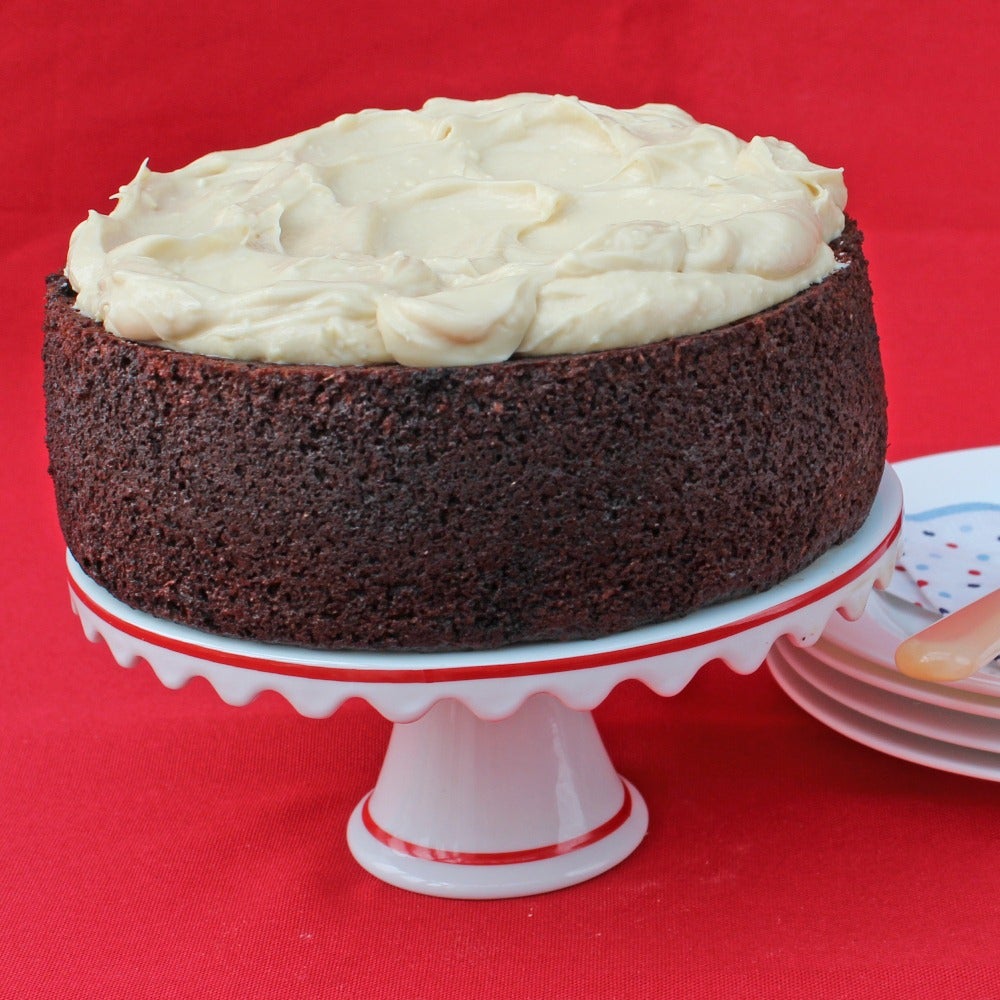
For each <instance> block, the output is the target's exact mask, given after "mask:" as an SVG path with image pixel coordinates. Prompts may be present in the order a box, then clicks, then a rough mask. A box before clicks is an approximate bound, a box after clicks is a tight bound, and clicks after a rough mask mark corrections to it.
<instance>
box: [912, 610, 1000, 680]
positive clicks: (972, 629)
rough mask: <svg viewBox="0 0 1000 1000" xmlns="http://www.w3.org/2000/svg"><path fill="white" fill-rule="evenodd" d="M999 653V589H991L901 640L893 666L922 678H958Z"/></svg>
mask: <svg viewBox="0 0 1000 1000" xmlns="http://www.w3.org/2000/svg"><path fill="white" fill-rule="evenodd" d="M998 654H1000V590H994V591H992V592H990V593H989V594H985V595H984V596H983V597H980V598H979V599H978V600H976V601H973V602H972V604H968V605H966V606H965V607H964V608H959V610H958V611H953V612H952V613H951V614H949V615H945V616H944V617H943V618H940V619H938V620H937V621H936V622H934V623H933V624H931V625H928V626H927V628H925V629H923V630H922V631H920V632H917V634H916V635H913V636H911V637H910V638H909V639H906V640H905V641H903V642H901V643H900V644H899V647H898V648H897V650H896V666H897V667H898V668H899V671H900V673H903V674H906V676H907V677H913V678H916V679H917V680H921V681H961V680H965V678H966V677H971V676H972V675H973V674H974V673H975V672H976V671H977V670H979V668H980V667H983V666H985V665H986V664H987V663H989V662H990V660H992V659H993V658H994V657H995V656H997V655H998Z"/></svg>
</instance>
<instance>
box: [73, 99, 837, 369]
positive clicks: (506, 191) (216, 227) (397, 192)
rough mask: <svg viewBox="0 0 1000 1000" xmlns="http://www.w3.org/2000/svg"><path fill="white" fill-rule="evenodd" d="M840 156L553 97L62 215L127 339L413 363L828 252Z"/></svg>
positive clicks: (176, 181)
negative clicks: (831, 158)
mask: <svg viewBox="0 0 1000 1000" xmlns="http://www.w3.org/2000/svg"><path fill="white" fill-rule="evenodd" d="M846 197H847V195H846V190H845V188H844V184H843V181H842V178H841V172H840V171H839V170H830V169H827V168H824V167H820V166H816V165H815V164H812V163H810V162H809V160H808V159H807V158H806V157H805V156H804V155H803V154H802V153H801V152H800V151H799V150H798V149H796V148H795V147H794V146H792V145H790V144H789V143H786V142H781V141H779V140H777V139H771V138H761V137H756V138H754V139H752V140H751V141H750V142H743V141H741V140H739V139H737V138H736V137H735V136H734V135H732V134H731V133H729V132H726V131H725V130H723V129H720V128H717V127H715V126H711V125H703V124H699V123H698V122H696V121H695V120H694V119H693V118H691V117H690V116H689V115H687V114H686V113H685V112H683V111H681V110H680V109H679V108H676V107H673V106H671V105H663V104H647V105H643V106H642V107H640V108H635V109H633V110H630V111H619V110H614V109H612V108H607V107H604V106H602V105H598V104H591V103H588V102H585V101H580V100H577V99H576V98H570V97H547V96H544V95H539V94H518V95H512V96H509V97H503V98H498V99H496V100H488V101H476V102H467V101H456V100H449V99H445V98H435V99H433V100H431V101H428V102H427V104H425V105H424V107H423V109H422V110H420V111H380V110H369V111H362V112H360V113H358V114H351V115H343V116H341V117H340V118H337V119H335V120H334V121H332V122H329V123H327V124H326V125H322V126H320V127H319V128H315V129H311V130H309V131H306V132H302V133H300V134H299V135H296V136H292V137H290V138H287V139H282V140H279V141H277V142H273V143H269V144H267V145H264V146H259V147H256V148H253V149H244V150H235V151H229V152H220V153H211V154H209V155H208V156H205V157H202V158H201V159H198V160H196V161H194V162H193V163H191V164H189V165H188V166H187V167H184V168H182V169H181V170H177V171H174V172H172V173H162V174H161V173H155V172H153V171H151V170H149V169H148V167H147V166H146V164H145V163H144V164H143V165H142V166H141V167H140V168H139V172H138V173H137V175H136V177H135V179H134V180H133V181H132V182H131V183H130V184H128V185H126V186H125V187H123V188H122V189H121V191H119V193H118V196H117V198H118V204H117V205H116V207H115V208H114V210H113V211H112V212H111V213H110V214H108V215H100V214H98V213H96V212H91V213H90V215H89V217H88V218H87V219H86V220H85V221H84V222H83V223H81V224H80V225H79V226H78V227H77V229H76V231H75V232H74V233H73V236H72V239H71V241H70V250H69V258H68V261H67V266H66V274H67V276H68V277H69V279H70V282H71V283H72V285H73V287H74V288H75V289H76V291H77V293H78V296H77V307H78V308H79V309H80V310H81V311H82V312H84V313H85V314H87V315H88V316H90V317H92V318H94V319H97V320H100V321H101V322H103V323H104V325H105V327H106V328H107V329H108V330H110V331H111V332H112V333H115V334H117V335H118V336H120V337H124V338H126V339H132V340H139V341H153V342H158V343H161V344H164V345H166V346H169V347H172V348H174V349H177V350H183V351H192V352H197V353H202V354H213V355H219V356H223V357H231V358H238V359H246V360H262V361H275V362H284V363H295V362H301V363H318V364H330V365H338V364H369V363H379V362H388V361H397V362H400V363H402V364H406V365H413V366H423V367H426V366H435V365H461V364H478V363H486V362H492V361H500V360H503V359H505V358H508V357H510V356H512V355H514V354H521V355H543V354H558V353H580V352H586V351H593V350H600V349H603V348H606V347H620V346H627V345H637V344H642V343H648V342H650V341H654V340H662V339H665V338H667V337H672V336H680V335H684V334H690V333H697V332H700V331H702V330H706V329H710V328H712V327H714V326H719V325H721V324H723V323H726V322H730V321H732V320H735V319H739V318H741V317H742V316H746V315H749V314H751V313H754V312H758V311H760V310H761V309H764V308H767V307H768V306H771V305H774V304H775V303H777V302H780V301H782V300H783V299H786V298H789V297H791V296H792V295H794V294H795V293H796V292H798V291H801V290H802V289H803V288H805V287H806V286H807V285H809V284H811V283H813V282H816V281H819V280H821V279H822V278H823V277H825V276H826V275H827V274H829V273H830V272H831V271H833V270H834V268H835V266H836V262H835V260H834V257H833V253H832V251H831V250H830V248H829V246H828V245H827V244H828V243H829V241H830V240H832V239H833V238H834V237H836V236H837V235H839V233H840V231H841V230H842V228H843V224H844V215H843V209H844V205H845V202H846Z"/></svg>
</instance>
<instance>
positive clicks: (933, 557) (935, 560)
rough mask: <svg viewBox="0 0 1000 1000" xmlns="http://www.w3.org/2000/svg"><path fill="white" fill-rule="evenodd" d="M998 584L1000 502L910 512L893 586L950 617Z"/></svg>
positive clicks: (899, 595) (900, 594)
mask: <svg viewBox="0 0 1000 1000" xmlns="http://www.w3.org/2000/svg"><path fill="white" fill-rule="evenodd" d="M998 588H1000V504H994V503H979V502H973V503H957V504H950V505H949V506H947V507H937V508H934V509H933V510H925V511H920V512H918V513H914V514H907V515H906V516H905V517H904V519H903V544H902V553H901V555H900V559H899V563H898V565H897V566H896V573H895V574H894V576H893V580H892V584H891V585H890V587H889V590H890V591H891V592H892V593H894V594H895V595H896V596H897V597H902V598H904V599H906V600H909V601H912V602H913V603H915V604H920V605H921V606H922V607H925V608H927V609H928V610H929V611H934V612H937V613H938V614H942V615H946V614H948V613H949V612H950V611H955V610H957V609H958V608H961V607H964V606H965V605H966V604H970V603H971V602H972V601H974V600H975V599H976V598H977V597H980V596H982V595H983V594H986V593H988V592H989V591H991V590H996V589H998Z"/></svg>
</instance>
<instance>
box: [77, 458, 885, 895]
mask: <svg viewBox="0 0 1000 1000" xmlns="http://www.w3.org/2000/svg"><path fill="white" fill-rule="evenodd" d="M901 521H902V493H901V489H900V486H899V481H898V480H897V479H896V476H895V474H894V473H893V472H892V471H891V469H889V468H888V467H887V468H886V471H885V474H884V476H883V479H882V483H881V486H880V488H879V492H878V496H877V499H876V501H875V504H874V507H873V508H872V511H871V513H870V514H869V516H868V519H867V520H866V521H865V523H864V525H863V526H862V528H861V529H860V530H859V531H858V533H857V534H856V535H854V536H853V537H852V538H851V539H849V540H848V541H847V542H846V543H844V544H843V545H840V546H837V547H836V548H834V549H832V550H831V551H829V552H827V553H826V554H825V555H823V556H822V557H821V558H820V559H818V560H817V561H816V562H814V563H813V564H812V565H811V566H809V567H808V568H807V569H805V570H804V571H803V572H801V573H798V574H796V575H795V576H793V577H791V578H789V579H788V580H785V581H784V582H782V583H781V584H779V585H778V586H776V587H774V588H772V589H771V590H769V591H767V592H766V593H762V594H757V595H754V596H751V597H745V598H740V599H737V600H732V601H729V602H727V603H725V604H722V605H717V606H715V607H711V608H706V609H703V610H700V611H697V612H694V613H693V614H690V615H688V616H686V617H685V618H682V619H679V620H676V621H672V622H667V623H665V624H660V625H656V626H652V627H648V628H642V629H637V630H635V631H631V632H627V633H622V634H619V635H614V636H609V637H606V638H602V639H598V640H593V641H589V640H588V641H575V642H560V643H544V644H534V645H522V646H511V647H506V648H504V649H499V650H489V651H476V652H452V653H418V654H411V653H364V652H344V651H341V652H330V651H318V650H309V649H298V648H293V647H288V646H280V645H269V644H264V643H257V642H250V641H246V640H239V639H229V638H224V637H220V636H215V635H211V634H208V633H205V632H199V631H197V630H194V629H191V628H186V627H184V626H180V625H175V624H173V623H171V622H167V621H163V620H161V619H157V618H154V617H152V616H150V615H147V614H144V613H142V612H139V611H136V610H134V609H132V608H130V607H128V606H127V605H125V604H122V603H121V602H120V601H118V600H116V599H115V598H114V597H112V596H111V595H110V594H109V593H107V591H105V590H103V589H102V588H100V587H99V586H98V585H97V584H96V583H94V581H93V580H91V579H90V578H89V577H88V576H87V575H86V574H85V573H84V572H83V571H82V570H81V569H80V567H79V566H78V565H77V564H76V562H75V561H74V560H73V558H72V556H68V557H67V562H68V567H69V585H70V597H71V601H72V604H73V608H74V610H75V611H76V613H77V614H78V615H79V617H80V620H81V623H82V625H83V629H84V632H85V633H86V635H87V637H88V638H89V639H91V640H92V641H97V639H98V638H99V637H102V638H103V639H104V640H105V641H106V642H107V644H108V646H109V648H110V650H111V652H112V654H113V655H114V657H115V659H116V660H117V661H118V662H119V663H120V664H122V665H123V666H131V665H132V664H134V663H136V662H137V661H138V660H140V659H141V660H144V661H146V662H148V663H149V664H150V666H151V667H152V669H153V670H154V671H155V673H156V675H157V677H159V679H160V680H161V681H162V682H163V683H164V684H165V685H167V686H168V687H172V688H176V687H180V686H182V685H183V684H185V683H186V682H187V681H188V680H190V679H191V678H192V677H195V676H201V677H204V678H206V679H207V680H208V681H209V682H210V683H211V684H212V686H213V687H214V688H215V690H216V691H217V692H218V694H219V695H220V696H221V697H222V699H223V700H224V701H226V702H228V703H229V704H232V705H245V704H247V703H248V702H249V701H250V700H251V699H253V698H254V697H255V696H256V695H258V694H259V693H260V692H262V691H277V692H278V693H280V694H281V695H283V696H284V697H285V698H286V699H287V700H288V701H289V702H290V703H291V704H292V706H293V707H294V708H295V709H296V710H297V711H298V712H300V713H301V714H302V715H305V716H309V717H313V718H322V717H325V716H328V715H330V714H331V713H332V712H334V711H335V710H336V709H337V707H338V706H339V705H341V704H342V703H343V702H344V701H346V700H347V699H348V698H354V697H360V698H364V699H365V700H367V701H368V702H369V703H370V704H371V705H373V706H374V707H375V709H376V710H378V711H379V712H380V713H381V714H382V715H384V716H385V717H386V718H387V719H389V720H390V721H392V722H393V723H394V726H393V730H392V735H391V737H390V740H389V746H388V749H387V751H386V755H385V760H384V763H383V766H382V770H381V773H380V775H379V777H378V780H377V782H376V785H375V788H374V789H373V790H372V791H371V792H370V793H369V794H368V795H366V796H365V797H364V798H363V799H362V800H361V802H360V803H359V805H358V806H357V808H356V809H355V810H354V812H353V813H352V815H351V817H350V820H349V822H348V827H347V840H348V844H349V846H350V849H351V852H352V853H353V855H354V857H355V858H356V859H357V861H358V862H359V863H360V864H361V865H362V867H364V868H365V869H367V870H368V871H369V872H371V873H372V874H373V875H375V876H377V877H378V878H380V879H382V880H384V881H386V882H389V883H391V884H393V885H397V886H400V887H402V888H406V889H411V890H414V891H416V892H422V893H427V894H430V895H437V896H450V897H459V898H483V899H485V898H499V897H507V896H522V895H529V894H532V893H539V892H548V891H550V890H553V889H559V888H563V887H565V886H569V885H573V884H575V883H577V882H581V881H583V880H584V879H587V878H591V877H592V876H594V875H597V874H599V873H601V872H604V871H606V870H607V869H609V868H611V867H612V866H614V865H616V864H617V863H618V862H620V861H622V860H623V859H625V858H626V857H627V856H628V855H629V854H630V853H631V852H632V851H633V850H634V849H635V848H636V847H637V846H638V844H639V843H640V841H641V840H642V837H643V835H644V834H645V831H646V827H647V823H648V815H647V810H646V806H645V804H644V802H643V800H642V797H641V796H640V795H639V793H638V791H637V790H636V789H635V788H634V787H633V786H632V785H631V783H629V782H628V781H627V780H626V779H624V778H622V777H620V776H619V775H618V774H617V772H616V771H615V768H614V766H613V765H612V763H611V760H610V758H609V757H608V754H607V751H606V750H605V748H604V745H603V743H602V741H601V737H600V735H599V733H598V731H597V727H596V725H595V723H594V720H593V717H592V715H591V710H592V709H594V708H595V707H596V706H597V705H599V704H600V702H601V701H603V699H604V698H605V697H606V696H607V694H608V693H609V692H610V691H611V689H612V688H614V687H615V685H617V684H619V683H621V682H622V681H624V680H627V679H637V680H640V681H643V682H644V683H645V684H647V685H648V686H649V687H650V688H652V690H653V691H655V692H656V693H657V694H660V695H673V694H676V693H677V692H678V691H680V690H681V688H683V687H684V686H685V685H686V684H687V683H688V681H690V679H691V678H692V677H693V676H694V674H695V673H696V672H697V671H698V670H699V669H700V668H701V667H702V666H703V665H704V664H706V663H708V662H710V661H712V660H717V659H718V660H723V661H724V662H726V663H727V664H728V665H729V666H730V667H731V668H732V669H733V670H735V671H737V672H738V673H750V672H752V671H754V670H756V669H757V667H758V666H759V665H760V664H761V663H762V662H763V661H764V658H765V656H766V655H767V652H768V650H769V649H770V648H771V645H772V644H773V643H774V642H775V640H776V639H778V638H779V637H781V636H788V637H789V638H790V639H791V640H792V641H793V642H795V643H797V644H800V645H807V644H810V643H812V642H815V641H816V640H817V639H818V638H819V636H820V634H821V633H822V631H823V629H824V627H825V626H826V624H827V622H828V621H829V619H830V617H831V616H832V615H833V614H834V613H836V612H837V611H840V612H841V613H843V614H844V615H845V616H846V617H850V618H857V617H859V616H860V615H861V613H862V612H863V610H864V606H865V603H866V602H867V599H868V595H869V593H870V591H871V588H872V586H873V585H881V586H885V585H887V583H888V581H889V578H890V577H891V575H892V572H893V567H894V564H895V558H896V549H897V547H898V544H899V538H900V526H901Z"/></svg>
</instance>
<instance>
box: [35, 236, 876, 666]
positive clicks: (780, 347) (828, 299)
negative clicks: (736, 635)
mask: <svg viewBox="0 0 1000 1000" xmlns="http://www.w3.org/2000/svg"><path fill="white" fill-rule="evenodd" d="M831 246H832V247H833V250H834V252H835V255H836V259H837V262H838V264H839V266H838V267H837V268H836V269H835V270H834V271H833V272H832V273H830V274H829V275H828V276H827V277H825V278H824V279H823V280H822V281H820V282H819V283H816V284H812V285H810V286H809V287H808V288H806V289H805V290H803V291H801V292H799V293H798V294H796V295H795V296H794V297H792V298H790V299H788V300H787V301H784V302H782V303H780V304H778V305H775V306H772V307H769V308H767V309H765V310H763V311H761V312H758V313H757V314H755V315H752V316H750V317H747V318H744V319H740V320H737V321H735V322H731V323H727V324H724V325H722V326H720V327H718V328H716V329H712V330H709V331H706V332H701V333H697V334H694V335H690V336H682V337H677V338H673V339H667V340H662V341H659V342H655V343H650V344H643V345H639V346H631V347H620V348H615V349H611V350H599V351H595V352H591V353H582V354H573V355H567V354H562V355H555V356H551V357H530V358H525V357H512V358H510V359H509V360H505V361H500V362H497V363H490V364H476V365H456V366H452V367H424V368H420V367H408V366H406V365H401V364H363V365H356V366H350V365H341V366H329V365H315V364H272V363H266V362H259V361H256V362H255V361H239V360H232V359H224V358H217V357H208V356H203V355H200V354H191V353H183V352H181V351H177V350H170V349H167V348H164V347H161V346H156V345H153V344H149V343H135V342H131V341H129V340H125V339H121V338H119V337H117V336H113V335H112V334H111V333H109V332H107V331H106V330H105V329H104V328H103V327H102V325H101V324H100V323H99V322H96V321H94V320H92V319H89V318H87V317H86V316H85V315H82V314H81V313H80V312H78V311H77V310H76V309H75V308H74V299H75V294H74V292H73V290H72V288H71V287H70V285H69V284H68V282H67V281H66V280H65V279H64V278H63V277H61V276H56V277H53V278H51V279H50V280H49V285H48V299H47V307H46V320H45V342H44V362H45V393H46V400H47V427H48V446H49V451H50V456H51V474H52V477H53V481H54V484H55V491H56V500H57V505H58V511H59V517H60V521H61V524H62V528H63V531H64V533H65V537H66V542H67V544H68V546H69V549H70V551H71V552H72V553H73V555H74V556H75V557H76V559H77V560H78V562H79V563H80V565H81V566H82V567H83V569H84V570H85V571H86V572H87V573H88V574H89V575H90V576H91V577H93V579H94V580H96V581H97V582H98V583H99V584H101V585H102V586H104V587H105V588H107V589H108V590H109V591H110V592H111V593H112V594H114V595H115V596H117V597H118V598H120V599H121V600H123V601H125V602H126V603H128V604H129V605H131V606H133V607H135V608H139V609H142V610H145V611H148V612H150V613H152V614H154V615H157V616H160V617H163V618H166V619H170V620H172V621H176V622H180V623H182V624H185V625H191V626H194V627H196V628H199V629H205V630H208V631H210V632H214V633H222V634H226V635H232V636H243V637H251V638H255V639H261V640H266V641H272V642H278V643H291V644H297V645H305V646H312V647H324V648H356V649H373V650H444V649H458V648H485V647H494V646H501V645H505V644H510V643H519V642H525V641H536V640H561V639H577V638H584V637H594V636H600V635H606V634H610V633H615V632H619V631H623V630H626V629H632V628H635V627H638V626H641V625H645V624H649V623H653V622H659V621H663V620H665V619H669V618H672V617H675V616H678V615H682V614H684V613H686V612H688V611H691V610H692V609H695V608H699V607H702V606H704V605H707V604H711V603H713V602H718V601H722V600H725V599H726V598H731V597H734V596H736V595H741V594H746V593H750V592H755V591H761V590H763V589H765V588H768V587H770V586H772V585H773V584H775V583H777V582H778V581H780V580H781V579H783V578H785V577H787V576H788V575H790V574H792V573H794V572H795V571H797V570H799V569H800V568H802V567H803V566H805V565H806V564H808V563H809V562H810V561H812V560H813V559H815V558H816V557H817V556H818V555H820V554H821V553H822V552H824V551H825V550H827V549H828V548H829V547H830V546H832V545H834V544H836V543H838V542H840V541H843V540H844V539H846V538H847V537H848V536H850V535H851V534H852V533H853V532H854V531H855V530H856V529H857V528H858V527H859V526H860V524H861V523H862V521H863V520H864V518H865V516H866V515H867V513H868V511H869V509H870V506H871V504H872V502H873V498H874V496H875V492H876V489H877V486H878V483H879V479H880V476H881V474H882V469H883V459H884V454H885V446H886V399H885V393H884V388H883V378H882V369H881V364H880V359H879V349H878V339H877V335H876V331H875V324H874V319H873V315H872V305H871V292H870V287H869V282H868V275H867V266H866V262H865V259H864V256H863V254H862V250H861V235H860V233H859V231H858V230H857V228H856V227H855V226H854V225H853V223H851V222H850V221H848V223H847V226H846V228H845V230H844V232H843V235H842V236H840V237H838V238H836V239H835V240H834V241H833V242H832V243H831Z"/></svg>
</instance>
